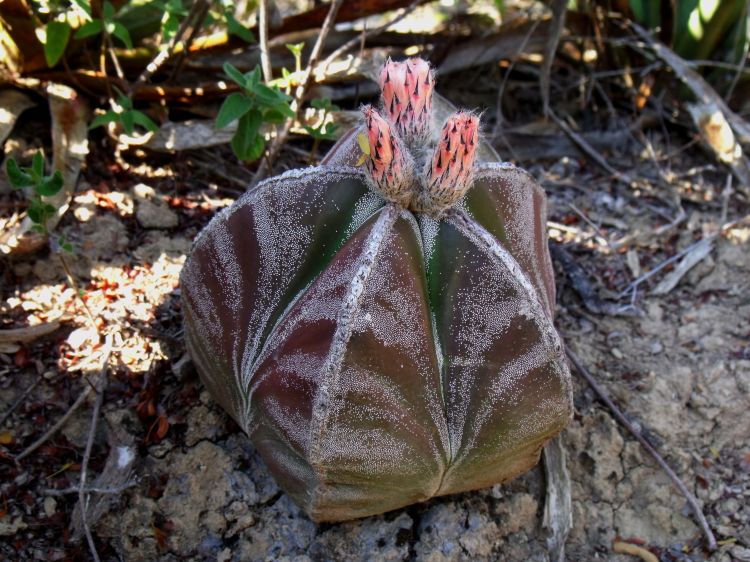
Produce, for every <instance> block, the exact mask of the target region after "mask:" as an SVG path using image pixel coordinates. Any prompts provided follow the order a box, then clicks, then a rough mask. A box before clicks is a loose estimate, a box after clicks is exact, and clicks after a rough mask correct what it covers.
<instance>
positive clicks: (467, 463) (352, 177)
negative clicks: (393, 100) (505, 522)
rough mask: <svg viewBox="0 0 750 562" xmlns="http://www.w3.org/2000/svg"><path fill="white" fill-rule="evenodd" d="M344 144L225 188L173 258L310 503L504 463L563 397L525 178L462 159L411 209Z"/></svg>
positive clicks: (546, 280) (316, 513) (244, 396)
mask: <svg viewBox="0 0 750 562" xmlns="http://www.w3.org/2000/svg"><path fill="white" fill-rule="evenodd" d="M416 68H417V69H420V68H421V67H419V66H417V67H416ZM421 72H422V76H424V72H423V71H421ZM429 76H430V77H431V74H429ZM386 118H387V114H386ZM364 130H365V131H366V130H367V125H365V128H364ZM474 131H475V129H474ZM468 132H469V133H472V131H471V130H469V131H468ZM472 134H473V133H472ZM399 135H400V133H398V132H396V139H398V136H399ZM466 138H468V137H466ZM375 140H376V141H377V138H376V139H375ZM397 142H398V140H397ZM435 142H436V146H437V144H439V142H438V140H437V139H435ZM353 144H356V140H355V138H354V136H353V135H351V136H349V137H348V139H347V140H346V141H344V142H342V143H340V144H339V145H337V147H335V149H334V150H335V151H336V153H334V154H332V155H329V158H328V159H327V160H326V161H324V164H323V165H321V166H319V167H316V168H308V169H305V170H295V171H292V172H288V173H286V174H284V175H282V176H279V177H277V178H273V179H270V180H268V181H266V182H264V183H262V184H260V185H258V186H257V187H256V188H254V189H253V190H251V191H250V192H248V193H247V194H245V195H244V196H243V197H241V198H240V199H239V200H238V201H237V202H235V204H234V205H232V206H231V207H230V208H229V209H227V210H225V211H224V212H223V213H221V214H220V215H218V216H217V217H215V218H214V219H213V221H212V222H211V223H210V225H209V226H208V227H206V229H205V230H204V231H203V232H202V233H201V235H200V236H199V238H198V239H197V240H196V242H195V244H194V247H193V250H192V253H191V255H190V257H189V259H188V260H187V262H186V265H185V268H184V271H183V274H182V292H183V300H184V312H185V332H186V338H187V343H188V349H189V350H190V353H191V355H192V357H193V359H194V361H195V364H196V366H197V368H198V371H199V373H200V375H201V377H202V379H203V381H204V382H205V384H206V386H207V387H208V389H209V390H210V391H211V393H212V394H213V396H214V397H215V398H216V399H217V400H218V402H219V403H220V404H221V405H222V406H223V407H224V408H225V409H226V410H227V411H228V412H229V413H230V414H231V415H232V416H233V417H234V419H235V420H237V422H238V423H239V424H240V426H241V427H242V428H243V429H244V430H245V431H246V432H247V433H248V434H249V435H250V437H251V439H252V441H253V443H254V444H255V446H256V448H257V449H258V451H259V452H260V454H261V455H262V457H263V459H264V460H265V462H266V464H267V465H268V467H269V469H270V470H271V472H272V473H273V474H274V476H275V478H276V479H277V481H278V482H279V484H280V485H281V486H282V487H283V488H284V489H285V490H286V491H287V492H288V493H289V494H290V495H291V496H292V498H293V499H294V500H295V501H296V502H297V503H298V504H299V505H301V506H302V507H303V508H304V509H305V510H306V511H307V512H308V513H309V514H310V516H311V517H312V518H313V519H315V520H317V521H338V520H344V519H351V518H356V517H362V516H366V515H371V514H376V513H381V512H384V511H388V510H391V509H395V508H398V507H401V506H405V505H408V504H411V503H414V502H418V501H421V500H425V499H427V498H430V497H433V496H437V495H443V494H449V493H453V492H459V491H465V490H471V489H476V488H481V487H484V486H488V485H492V484H494V483H497V482H502V481H504V480H507V479H508V478H511V477H513V476H515V475H517V474H519V473H521V472H523V471H525V470H527V469H528V468H529V467H530V466H532V465H533V464H534V463H536V462H537V460H538V456H539V452H540V450H541V448H542V446H543V445H544V443H545V442H546V441H547V440H548V439H550V438H551V437H552V436H554V435H555V434H557V433H558V432H559V431H560V430H561V429H562V428H563V427H564V426H565V425H566V423H567V421H568V419H569V417H570V413H571V395H570V381H569V373H568V370H567V367H566V365H565V362H564V357H563V352H562V346H561V343H560V340H559V336H558V334H557V332H556V331H555V328H554V326H553V323H552V319H553V310H554V298H555V288H554V280H553V275H552V268H551V264H550V260H549V254H548V250H547V242H546V233H545V216H546V209H545V205H546V201H545V196H544V193H543V192H542V190H541V189H540V188H539V186H538V185H537V184H536V183H535V182H534V180H533V178H531V176H529V175H528V174H527V173H526V172H524V171H522V170H519V169H517V168H514V167H512V166H508V165H504V164H499V163H473V164H472V167H471V175H470V185H469V186H467V187H466V190H467V191H465V195H464V194H462V196H461V197H460V198H459V199H458V200H457V201H454V203H452V204H451V205H449V206H448V207H446V208H441V209H440V210H439V212H434V209H432V210H431V211H430V212H421V211H418V210H417V211H415V210H414V209H412V208H410V205H409V204H408V203H404V200H403V199H402V200H399V199H398V198H397V197H391V196H390V195H388V194H384V193H383V192H382V191H381V189H380V188H379V187H378V184H377V177H376V173H377V170H375V173H374V172H373V166H374V165H375V164H373V166H362V167H360V168H355V167H352V166H349V165H346V164H345V162H347V161H348V160H349V159H350V155H351V154H353V153H354V152H355V151H354V149H353V148H352V145H353ZM407 144H408V143H407ZM437 148H439V147H437ZM331 162H338V163H337V164H335V165H332V164H331ZM426 167H427V168H429V169H430V170H431V169H432V166H431V165H430V166H426ZM410 171H412V172H414V175H415V176H417V175H420V174H423V170H422V169H418V168H416V167H415V168H414V169H412V170H410ZM417 172H418V173H419V174H417ZM426 172H427V170H425V173H426ZM424 177H425V178H429V174H427V175H426V176H424ZM432 179H433V180H434V179H435V178H432ZM438 183H440V182H438ZM441 185H442V184H441ZM425 186H429V184H428V183H427V182H426V181H424V182H422V183H419V182H417V181H416V180H414V181H413V182H412V183H411V184H410V185H408V186H407V187H408V188H409V189H411V190H413V192H414V197H413V199H410V200H413V201H418V200H419V198H420V197H425V194H424V190H425V189H427V188H428V187H425Z"/></svg>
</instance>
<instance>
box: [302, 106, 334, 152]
mask: <svg viewBox="0 0 750 562" xmlns="http://www.w3.org/2000/svg"><path fill="white" fill-rule="evenodd" d="M310 106H311V107H314V108H315V109H319V110H321V111H322V115H321V117H320V124H319V125H317V126H315V127H310V126H309V125H305V131H307V133H308V134H309V135H310V136H311V137H312V138H314V139H315V140H316V141H321V140H334V139H335V138H336V137H335V136H334V133H335V131H336V129H337V128H338V125H336V124H334V123H331V122H330V121H328V117H329V116H330V114H331V113H333V112H335V111H341V108H340V107H339V106H338V105H336V104H334V103H331V100H329V99H328V98H323V99H314V100H312V101H311V102H310Z"/></svg>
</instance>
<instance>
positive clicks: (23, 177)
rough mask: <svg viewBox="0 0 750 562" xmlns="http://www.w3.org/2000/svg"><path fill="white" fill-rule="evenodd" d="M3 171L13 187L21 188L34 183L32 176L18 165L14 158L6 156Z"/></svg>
mask: <svg viewBox="0 0 750 562" xmlns="http://www.w3.org/2000/svg"><path fill="white" fill-rule="evenodd" d="M5 172H6V173H7V174H8V180H9V181H10V185H11V187H13V189H21V188H22V187H29V186H30V185H34V180H33V179H32V177H31V176H30V175H29V174H27V173H26V172H24V171H23V170H21V168H19V167H18V162H16V159H15V158H8V160H6V162H5Z"/></svg>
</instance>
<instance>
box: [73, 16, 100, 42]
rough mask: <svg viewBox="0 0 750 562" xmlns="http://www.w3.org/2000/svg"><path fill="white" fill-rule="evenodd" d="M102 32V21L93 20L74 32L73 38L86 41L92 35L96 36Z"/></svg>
mask: <svg viewBox="0 0 750 562" xmlns="http://www.w3.org/2000/svg"><path fill="white" fill-rule="evenodd" d="M101 32H102V20H93V21H90V22H86V23H84V24H83V25H82V26H81V27H79V28H78V29H77V30H76V34H75V35H74V37H75V38H76V39H86V37H91V36H92V35H97V34H99V33H101Z"/></svg>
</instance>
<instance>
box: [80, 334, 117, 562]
mask: <svg viewBox="0 0 750 562" xmlns="http://www.w3.org/2000/svg"><path fill="white" fill-rule="evenodd" d="M104 345H105V348H104V358H103V360H102V369H101V371H100V372H99V377H98V379H97V380H96V383H95V384H96V388H95V390H96V401H95V402H94V410H93V412H92V413H91V427H90V428H89V436H88V439H87V440H86V449H85V450H84V452H83V460H82V461H81V476H80V480H79V483H78V502H79V503H80V506H81V521H82V522H83V530H84V533H85V534H86V542H87V543H88V545H89V550H90V551H91V556H92V557H93V558H94V560H95V561H96V562H99V561H100V558H99V553H98V552H97V551H96V545H95V544H94V537H93V536H92V534H91V528H90V527H89V522H88V517H87V513H86V512H87V511H88V499H89V495H88V493H87V492H86V476H87V471H88V466H89V460H90V459H91V449H92V448H93V447H94V437H95V435H96V426H97V424H98V422H99V412H100V411H101V409H102V403H103V402H104V389H105V388H106V387H107V367H108V366H109V356H110V354H111V353H112V336H111V335H108V336H107V340H106V343H105V344H104Z"/></svg>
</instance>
